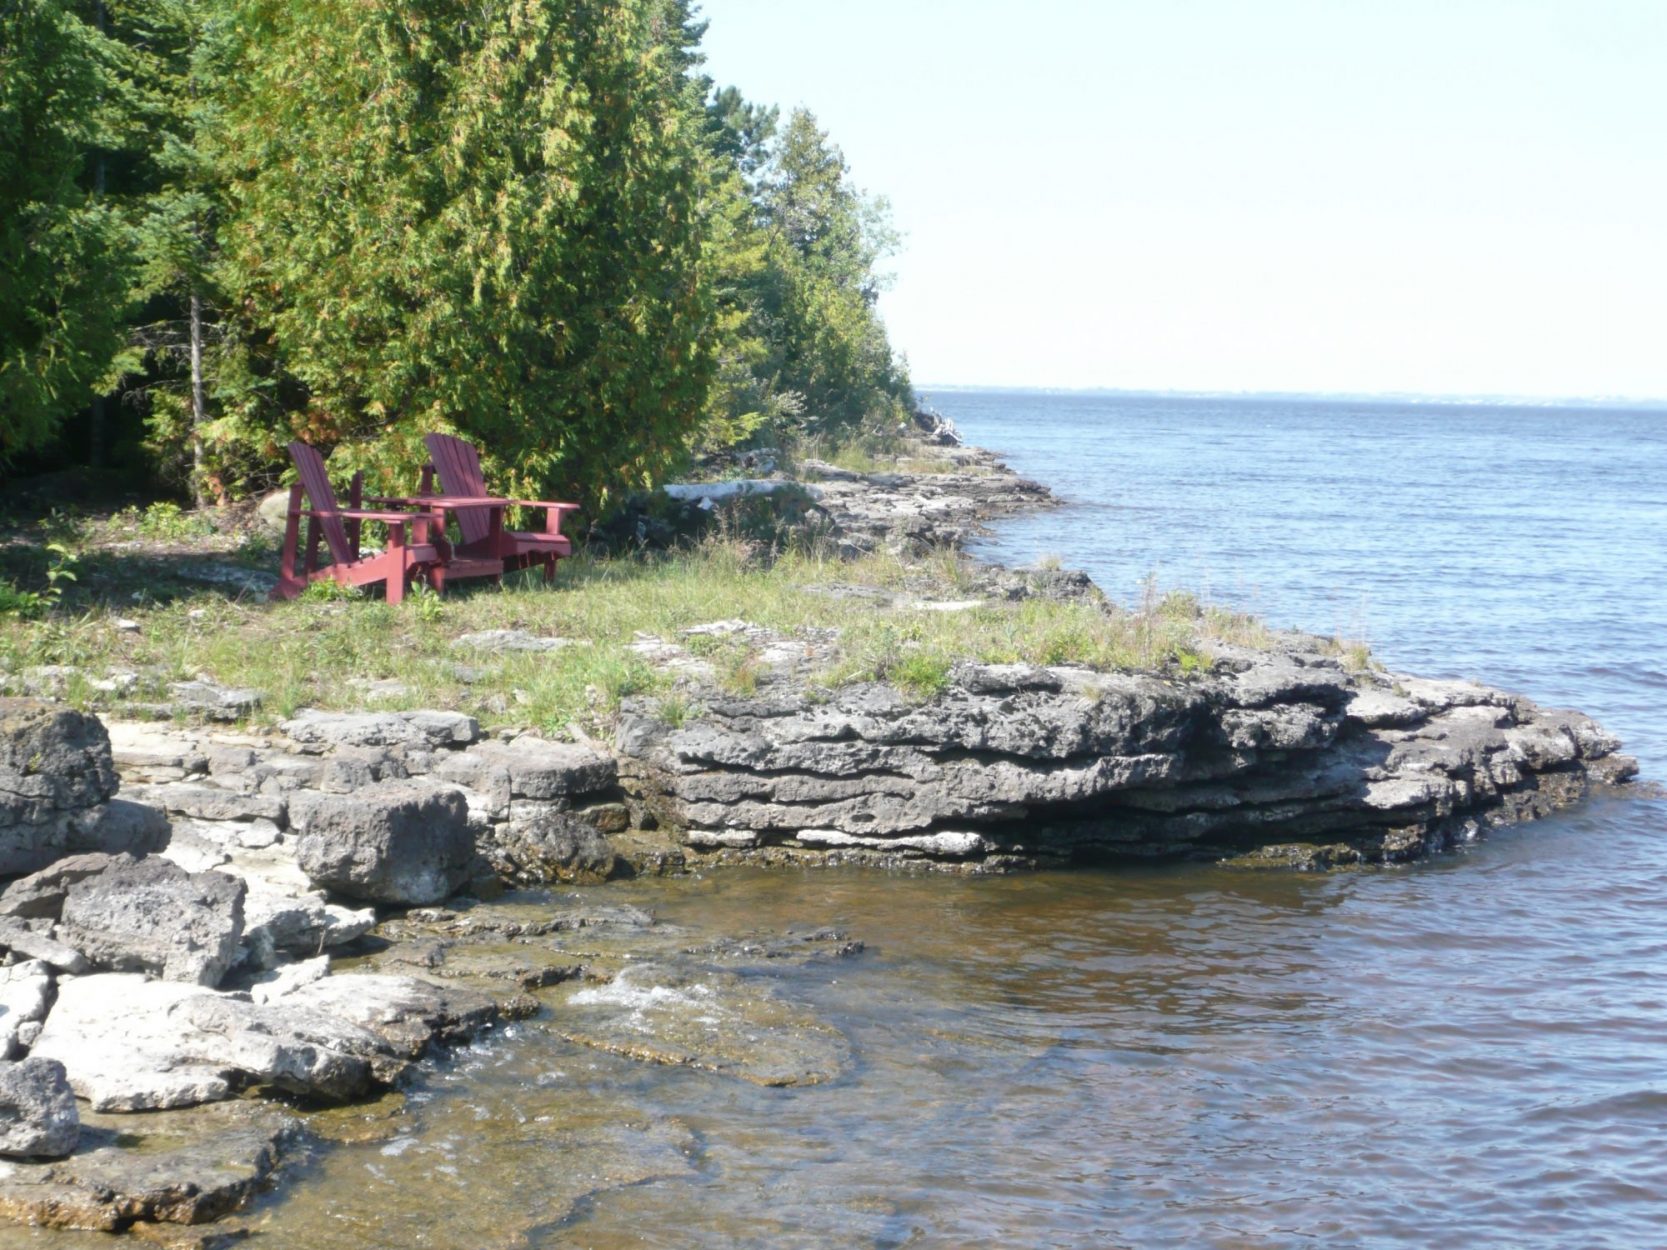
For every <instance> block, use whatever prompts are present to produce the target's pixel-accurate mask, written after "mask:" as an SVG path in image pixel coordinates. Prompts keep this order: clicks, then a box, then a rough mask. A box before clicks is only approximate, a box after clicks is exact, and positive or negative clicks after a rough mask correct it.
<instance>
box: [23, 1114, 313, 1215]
mask: <svg viewBox="0 0 1667 1250" xmlns="http://www.w3.org/2000/svg"><path fill="white" fill-rule="evenodd" d="M301 1136H302V1135H301V1126H300V1122H299V1121H298V1120H297V1119H296V1118H295V1117H294V1116H293V1115H290V1114H288V1113H287V1112H285V1111H283V1110H282V1109H281V1108H278V1107H275V1106H272V1105H270V1104H266V1103H258V1102H235V1103H222V1104H219V1105H217V1106H212V1107H199V1108H195V1109H192V1110H190V1111H170V1112H165V1113H157V1114H154V1115H146V1116H109V1115H100V1114H96V1113H93V1114H88V1115H86V1116H84V1117H82V1123H81V1129H80V1143H79V1147H78V1149H77V1150H76V1152H75V1153H74V1154H73V1155H72V1156H70V1157H69V1158H67V1159H63V1160H61V1161H56V1162H34V1161H20V1160H13V1161H7V1162H5V1163H0V1217H4V1218H6V1219H8V1220H11V1221H13V1222H15V1223H19V1224H33V1225H46V1226H48V1227H53V1228H69V1229H86V1230H89V1231H96V1232H121V1231H124V1230H128V1229H131V1228H133V1227H134V1226H135V1225H136V1224H142V1223H155V1224H171V1225H181V1224H200V1223H204V1222H206V1221H208V1220H213V1219H216V1218H218V1217H220V1216H222V1215H225V1214H227V1213H229V1212H231V1211H233V1210H235V1209H237V1208H238V1207H239V1206H241V1205H242V1204H243V1203H245V1202H246V1201H248V1199H249V1198H250V1197H251V1196H252V1195H253V1194H254V1193H255V1192H256V1191H257V1190H258V1189H259V1188H260V1186H261V1185H262V1184H263V1183H264V1182H265V1181H266V1180H267V1178H268V1177H270V1175H271V1174H272V1172H273V1170H274V1169H275V1168H276V1167H277V1166H278V1163H279V1161H280V1159H281V1158H282V1156H283V1154H284V1153H285V1151H288V1150H293V1149H295V1148H296V1147H297V1146H298V1145H299V1144H300V1141H301Z"/></svg>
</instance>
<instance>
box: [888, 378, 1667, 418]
mask: <svg viewBox="0 0 1667 1250" xmlns="http://www.w3.org/2000/svg"><path fill="white" fill-rule="evenodd" d="M915 393H916V394H917V395H918V396H920V397H921V398H922V399H923V400H929V399H930V398H931V397H932V395H933V394H935V393H943V394H950V395H954V394H963V395H964V394H983V395H1055V396H1065V397H1076V396H1080V397H1082V398H1085V399H1142V400H1160V401H1181V402H1189V401H1196V400H1214V401H1217V402H1223V401H1225V402H1228V403H1247V404H1254V403H1283V404H1292V403H1294V404H1360V405H1365V406H1371V407H1381V408H1395V407H1417V408H1504V409H1513V408H1515V409H1524V410H1530V409H1531V410H1556V409H1571V408H1572V409H1581V410H1587V411H1593V412H1667V399H1640V398H1634V397H1628V396H1575V397H1561V398H1544V397H1539V396H1533V395H1419V394H1414V393H1407V394H1400V393H1397V392H1386V393H1378V394H1351V393H1348V392H1332V391H1148V390H1121V389H1118V388H1115V387H1098V386H1086V387H1072V386H980V385H974V384H968V383H961V382H955V383H940V384H937V385H927V384H923V383H917V384H916V386H915Z"/></svg>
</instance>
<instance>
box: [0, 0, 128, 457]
mask: <svg viewBox="0 0 1667 1250" xmlns="http://www.w3.org/2000/svg"><path fill="white" fill-rule="evenodd" d="M129 69H130V63H129V59H128V58H127V57H126V55H125V54H124V50H123V49H122V47H121V46H120V45H119V44H117V43H115V42H114V41H113V40H111V39H109V38H107V37H105V36H104V35H103V34H102V33H101V32H100V31H99V29H98V28H97V25H96V22H94V21H89V20H87V19H86V18H85V17H83V16H82V15H80V14H79V13H77V12H76V9H75V7H74V6H72V5H69V4H66V3H63V2H61V0H10V2H9V3H7V4H5V5H4V6H0V457H4V456H6V455H9V454H11V453H15V452H18V451H22V450H27V449H31V448H36V447H40V446H42V445H43V444H45V443H46V442H48V441H49V440H50V439H52V438H53V437H54V436H55V435H56V434H57V432H58V429H59V427H60V425H61V423H62V422H63V421H64V420H65V419H66V418H67V417H69V416H71V415H73V414H74V413H75V412H77V411H78V410H80V409H81V408H83V407H85V406H86V405H87V404H88V402H89V401H91V400H93V399H94V398H95V396H97V395H99V394H101V393H102V392H104V391H107V390H109V389H110V387H111V386H113V385H114V383H115V381H116V379H117V377H118V376H119V375H120V373H121V372H122V371H123V369H124V368H125V367H128V366H131V365H132V364H133V363H134V358H133V356H132V355H131V353H128V352H126V351H125V350H124V347H125V342H126V337H127V326H126V322H125V313H126V310H127V308H128V306H129V294H130V290H131V287H132V283H133V278H134V261H133V252H132V239H131V234H130V231H129V228H128V223H127V221H126V220H125V219H124V217H123V215H122V213H121V212H120V211H118V208H117V206H115V205H114V204H112V203H111V202H110V201H109V200H108V199H107V198H106V197H105V196H104V195H102V194H101V191H102V188H100V187H98V186H97V185H96V183H97V182H98V181H99V179H98V177H97V174H96V172H95V171H96V169H97V162H98V157H97V155H96V153H97V152H98V151H99V150H115V149H118V148H120V147H121V146H122V145H123V143H124V142H126V140H127V138H128V134H129V129H130V124H131V115H132V110H133V107H134V93H133V91H132V88H131V85H130V83H129V74H128V71H129Z"/></svg>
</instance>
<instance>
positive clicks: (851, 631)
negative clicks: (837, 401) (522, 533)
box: [0, 538, 1271, 731]
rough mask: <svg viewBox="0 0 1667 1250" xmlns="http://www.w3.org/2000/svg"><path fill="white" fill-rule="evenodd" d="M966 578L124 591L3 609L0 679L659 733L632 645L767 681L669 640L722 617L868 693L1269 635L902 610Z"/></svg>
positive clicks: (1024, 603) (692, 552)
mask: <svg viewBox="0 0 1667 1250" xmlns="http://www.w3.org/2000/svg"><path fill="white" fill-rule="evenodd" d="M834 584H839V585H843V586H851V585H857V586H866V587H871V588H874V589H875V590H877V591H880V592H886V593H884V594H882V595H881V596H880V597H879V598H878V599H875V600H871V599H866V598H861V597H851V596H849V595H845V596H842V595H840V594H837V593H829V591H828V588H829V587H830V586H832V585H834ZM974 584H975V583H974V579H972V578H971V577H970V576H969V574H968V571H967V566H966V565H965V563H964V561H963V560H962V559H961V558H960V557H959V556H957V555H955V554H954V553H938V554H934V555H930V556H927V557H924V558H920V559H905V558H901V557H897V556H892V555H888V554H876V555H873V556H869V557H866V558H864V559H861V560H856V561H842V560H839V559H837V558H835V557H833V556H832V555H830V554H828V553H827V552H826V551H823V550H819V549H815V548H812V549H809V550H795V551H789V552H786V553H783V554H778V555H776V556H775V558H774V559H773V560H766V559H764V558H761V556H760V554H759V549H758V547H757V545H756V544H749V543H745V542H742V541H739V540H725V539H721V538H720V539H715V540H711V541H707V542H705V543H703V544H701V545H699V546H697V547H694V548H690V549H687V550H682V551H677V552H674V553H672V554H669V555H658V556H652V555H643V556H621V557H610V558H587V557H584V556H580V557H576V558H574V559H572V560H568V561H565V562H563V564H562V566H561V570H560V574H559V576H558V578H557V581H556V583H555V585H554V586H546V585H544V584H543V582H542V580H541V579H539V578H538V577H537V576H536V575H533V576H527V577H521V578H515V579H510V580H509V581H506V584H505V586H504V587H503V588H502V589H499V588H497V587H494V586H491V585H490V584H484V585H478V586H466V587H464V588H462V589H461V591H454V592H453V593H451V594H449V595H448V596H447V597H446V598H444V599H442V598H440V597H439V596H436V595H432V594H427V593H419V594H413V595H411V596H409V597H408V598H407V599H406V601H405V602H404V603H403V604H400V605H398V606H394V605H390V604H388V603H386V602H383V601H381V600H379V599H372V598H369V597H367V596H366V595H365V594H363V593H362V592H359V591H350V590H344V589H342V588H339V587H336V586H335V585H334V584H333V583H318V584H315V585H314V586H313V587H311V588H310V589H309V590H308V591H307V592H306V593H305V594H303V595H302V596H301V597H300V598H298V599H296V600H295V601H293V602H289V603H266V602H263V601H251V600H248V599H238V598H229V597H227V595H226V593H225V592H218V593H216V592H213V591H191V592H187V593H185V594H183V595H182V597H180V598H176V599H174V600H172V601H169V602H138V603H135V602H131V601H130V600H127V599H126V598H122V599H118V600H116V601H115V602H114V603H111V604H109V605H104V604H93V605H90V606H89V605H87V604H86V603H84V602H79V603H77V605H76V606H74V607H73V608H70V607H65V606H63V605H57V606H51V605H46V606H44V607H38V608H35V609H31V611H33V615H32V616H31V615H30V614H29V613H26V612H19V611H13V612H10V613H8V614H5V615H0V670H3V672H4V673H9V674H11V675H12V679H11V680H12V684H13V685H16V684H17V679H18V678H20V677H21V675H22V674H23V673H24V671H25V670H27V669H29V668H31V667H34V666H38V665H47V664H68V665H74V666H75V667H76V668H77V669H79V670H80V671H81V673H82V674H83V678H81V679H77V680H75V681H72V682H71V683H70V689H69V695H70V697H71V698H72V699H73V700H74V701H76V702H78V703H81V704H84V705H86V706H103V707H119V706H120V704H121V702H122V701H130V702H135V703H156V702H163V701H165V700H166V688H167V684H168V683H169V682H172V681H181V680H188V679H195V678H203V679H206V680H210V681H214V682H217V683H220V684H222V685H226V686H242V687H252V688H254V689H257V690H259V691H261V692H262V694H263V695H264V698H265V702H264V705H263V707H262V710H261V712H260V714H259V715H260V718H261V719H262V720H268V721H270V720H277V719H280V718H283V717H287V716H289V715H292V714H293V713H294V712H295V711H296V710H298V709H300V708H302V707H320V708H339V709H346V708H356V707H361V706H366V704H367V700H366V689H367V687H368V685H369V684H370V683H372V682H375V683H384V684H383V685H382V686H380V687H379V689H378V698H377V700H376V702H375V703H374V704H372V706H376V707H382V708H390V709H399V708H417V707H443V708H455V709H457V710H460V711H465V712H468V713H470V714H472V715H475V716H477V717H479V718H480V719H481V720H482V721H483V722H484V723H485V724H487V725H489V726H505V725H508V726H522V727H530V728H537V729H541V730H545V731H553V730H561V729H563V728H565V727H566V726H568V725H570V724H579V725H581V726H584V727H586V728H587V730H594V729H598V728H605V727H606V725H607V723H608V721H609V719H610V718H611V716H612V715H613V713H614V712H615V711H616V710H617V708H618V706H619V702H620V700H621V699H623V698H625V697H627V696H630V695H639V694H647V695H653V696H656V697H657V698H658V699H659V707H660V710H661V715H662V716H663V717H664V718H665V719H666V720H668V722H673V723H681V722H682V720H684V719H686V718H687V717H689V716H690V715H691V714H692V708H693V706H694V705H693V704H692V703H691V696H690V693H689V691H688V690H687V689H686V688H685V687H686V686H687V684H688V683H687V682H685V681H682V680H681V679H679V678H678V677H677V676H676V673H675V672H670V673H668V672H667V671H665V670H662V669H657V668H656V667H655V666H654V665H653V664H651V663H650V662H649V661H648V660H647V659H645V658H644V657H643V656H640V655H638V654H636V653H635V652H634V651H633V650H632V649H631V644H632V642H633V641H634V640H635V639H636V638H637V637H638V636H639V635H646V636H654V637H658V638H661V639H665V640H667V641H670V642H677V643H681V644H682V645H684V646H686V647H687V649H688V650H689V651H690V652H691V653H692V654H693V655H694V656H695V657H696V658H698V659H700V660H703V661H704V662H706V663H708V664H710V665H711V668H712V671H713V673H714V674H715V684H716V685H717V686H718V687H719V688H720V689H722V690H724V691H726V692H728V693H731V694H736V695H749V694H752V693H755V692H756V691H757V690H758V689H759V687H760V685H761V684H762V682H763V681H764V680H766V678H767V674H768V670H767V669H766V668H765V667H764V666H763V665H762V663H761V660H760V657H759V655H758V654H757V649H756V648H755V647H754V646H753V645H752V644H750V643H749V642H748V641H747V640H746V639H745V637H744V636H737V635H718V636H711V635H695V636H690V637H684V636H683V635H682V631H684V630H685V629H687V628H689V627H690V626H694V625H701V624H707V623H710V622H713V621H718V620H726V619H735V618H740V619H743V620H746V621H748V622H750V623H752V624H754V625H757V626H762V627H764V628H766V629H770V630H774V631H777V632H778V633H781V634H784V635H788V636H794V635H796V634H799V635H804V636H806V637H809V636H810V633H809V631H812V630H816V631H828V630H831V631H836V632H837V643H836V646H835V650H834V654H833V655H832V656H831V658H829V659H828V660H827V661H826V662H825V663H822V664H821V666H820V668H819V669H818V670H817V671H816V672H815V673H814V674H812V676H813V680H814V681H815V682H816V684H817V685H818V686H819V687H820V688H821V689H824V690H831V689H834V688H837V687H839V686H842V685H845V684H848V683H851V682H857V681H867V680H877V679H885V680H889V681H891V682H893V683H894V684H896V685H897V686H898V687H899V688H901V689H902V690H904V691H905V692H907V693H908V694H909V695H910V696H911V697H913V698H918V699H923V700H924V699H929V698H931V697H932V696H934V695H936V694H938V693H939V692H941V691H942V690H943V689H944V688H945V687H946V686H947V684H948V681H949V675H950V672H951V670H952V668H953V666H954V665H955V664H956V663H958V662H960V661H963V660H974V661H981V662H986V663H1030V664H1044V665H1079V666H1085V667H1089V668H1093V669H1099V670H1107V671H1111V670H1127V669H1165V670H1167V671H1170V672H1173V673H1175V674H1176V675H1178V676H1183V677H1185V676H1189V675H1195V674H1201V673H1204V672H1206V671H1208V669H1209V667H1210V664H1211V654H1212V647H1213V646H1214V645H1216V644H1218V643H1227V644H1233V645H1248V646H1255V645H1258V644H1261V643H1265V642H1266V641H1267V640H1268V639H1269V638H1270V637H1271V635H1269V634H1268V631H1267V630H1266V629H1265V628H1264V627H1262V626H1261V625H1260V624H1259V623H1258V622H1256V621H1254V620H1253V619H1252V618H1249V617H1245V616H1242V615H1239V614H1235V613H1230V612H1226V611H1223V610H1220V609H1216V608H1211V607H1208V606H1205V605H1203V604H1201V603H1200V602H1199V601H1198V600H1197V599H1196V598H1195V597H1192V596H1189V595H1168V596H1157V595H1156V594H1155V593H1153V594H1149V595H1148V597H1147V600H1148V601H1147V602H1145V603H1143V605H1142V607H1141V610H1138V611H1125V610H1121V609H1117V608H1104V607H1101V606H1099V605H1096V604H1093V603H1084V602H1054V601H1051V600H1043V599H1025V600H1020V601H1017V602H1010V601H1007V600H1000V601H991V602H988V603H984V604H982V605H980V606H977V607H973V608H969V609H966V610H961V611H932V610H926V609H923V608H921V607H919V606H916V605H918V603H919V602H920V600H921V599H922V598H923V597H924V595H923V591H922V587H923V586H928V587H931V588H932V589H933V593H934V594H936V595H937V597H939V598H940V599H943V598H955V599H961V598H971V597H973V595H974V594H975V593H976V592H975V591H973V590H971V589H970V588H971V587H973V585H974ZM5 589H9V588H4V587H0V594H3V593H4V592H5ZM5 602H6V601H5V600H4V599H3V598H0V604H3V603H5ZM116 615H121V616H128V617H131V618H133V619H134V620H136V621H137V622H138V624H139V629H138V631H137V632H130V631H127V630H122V629H118V628H116V627H115V624H114V617H115V616H116ZM492 629H519V630H525V631H528V632H530V633H533V634H536V635H539V636H544V637H556V638H562V639H567V640H569V643H570V645H567V646H564V647H562V648H560V649H559V650H554V651H546V652H536V653H522V652H510V653H506V654H493V653H487V654H481V653H475V652H471V651H468V650H460V649H458V648H457V647H456V646H455V645H454V641H455V639H457V638H458V637H459V636H460V635H463V634H466V633H472V632H476V631H482V630H492ZM115 671H126V672H132V673H136V674H138V676H139V679H138V683H137V685H136V686H135V687H134V688H133V689H132V690H131V691H129V692H127V693H125V694H120V695H117V694H112V693H109V692H100V691H97V690H94V689H93V688H92V686H91V684H90V683H91V681H92V680H96V679H100V678H103V677H105V676H106V674H107V673H111V672H115ZM0 675H3V673H0ZM388 683H397V686H393V685H390V684H388ZM390 690H392V691H393V693H392V694H391V695H390V694H389V693H388V692H389V691H390Z"/></svg>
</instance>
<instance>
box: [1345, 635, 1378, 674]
mask: <svg viewBox="0 0 1667 1250" xmlns="http://www.w3.org/2000/svg"><path fill="white" fill-rule="evenodd" d="M1343 667H1344V668H1346V669H1348V670H1349V672H1351V673H1369V672H1371V671H1372V668H1373V663H1372V648H1370V647H1369V646H1367V645H1366V644H1365V643H1363V642H1357V643H1353V644H1351V645H1349V646H1347V647H1345V648H1344V650H1343Z"/></svg>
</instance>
